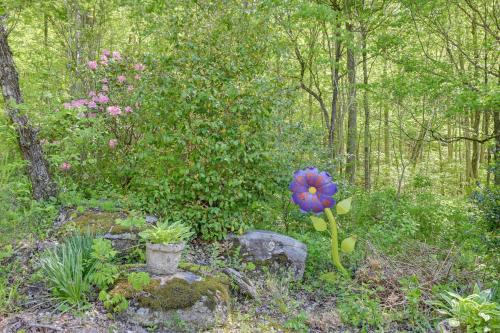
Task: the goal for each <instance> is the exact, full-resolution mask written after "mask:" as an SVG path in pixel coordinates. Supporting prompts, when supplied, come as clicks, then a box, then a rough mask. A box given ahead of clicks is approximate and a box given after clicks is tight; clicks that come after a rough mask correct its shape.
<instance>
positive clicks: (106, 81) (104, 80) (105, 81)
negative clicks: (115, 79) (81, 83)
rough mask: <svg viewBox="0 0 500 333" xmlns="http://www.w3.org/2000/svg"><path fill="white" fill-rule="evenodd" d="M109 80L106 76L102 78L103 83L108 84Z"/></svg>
mask: <svg viewBox="0 0 500 333" xmlns="http://www.w3.org/2000/svg"><path fill="white" fill-rule="evenodd" d="M108 82H109V81H108V79H106V78H104V79H102V80H101V83H104V84H107V83H108Z"/></svg>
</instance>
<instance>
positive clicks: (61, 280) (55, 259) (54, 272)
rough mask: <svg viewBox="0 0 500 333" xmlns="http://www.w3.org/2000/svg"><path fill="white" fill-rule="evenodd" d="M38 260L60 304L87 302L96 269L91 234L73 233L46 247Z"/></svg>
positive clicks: (74, 304)
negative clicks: (49, 247)
mask: <svg viewBox="0 0 500 333" xmlns="http://www.w3.org/2000/svg"><path fill="white" fill-rule="evenodd" d="M41 264H42V265H41V270H42V273H43V275H44V276H45V278H46V280H47V283H48V285H49V288H50V290H51V291H52V293H53V295H54V297H55V298H56V299H57V300H58V301H59V302H60V305H64V306H69V307H81V306H83V305H85V304H86V303H87V294H88V292H89V291H90V288H91V276H92V274H93V273H94V270H95V260H94V258H93V257H92V236H91V235H90V234H84V235H80V234H75V235H73V236H71V237H69V238H68V239H67V240H66V241H65V242H64V243H62V244H60V245H59V246H57V247H55V248H53V249H49V250H48V251H47V252H46V254H45V256H44V257H43V258H42V261H41Z"/></svg>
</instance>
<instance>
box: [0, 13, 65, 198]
mask: <svg viewBox="0 0 500 333" xmlns="http://www.w3.org/2000/svg"><path fill="white" fill-rule="evenodd" d="M5 21H6V17H5V16H0V85H1V86H2V94H3V98H4V101H5V107H6V113H7V115H8V116H9V118H10V119H11V120H12V122H13V123H14V125H15V127H16V130H17V133H18V136H19V137H18V139H19V147H20V149H21V152H22V154H23V157H24V159H25V160H26V161H28V175H29V177H30V180H31V184H32V192H33V198H35V199H36V200H44V199H48V198H49V197H51V196H55V195H56V193H57V190H56V186H55V184H54V182H53V181H52V179H51V176H50V173H49V168H48V163H47V161H46V160H45V158H44V156H43V151H42V146H41V145H40V142H39V141H38V139H37V130H36V129H34V128H33V127H32V126H31V125H30V124H29V121H28V117H27V116H26V115H23V114H21V112H20V111H19V109H18V108H17V107H16V105H17V104H22V103H23V97H22V95H21V89H20V88H19V77H18V74H17V71H16V68H15V65H14V60H13V58H12V52H11V50H10V47H9V44H8V41H7V37H8V33H7V29H6V26H5Z"/></svg>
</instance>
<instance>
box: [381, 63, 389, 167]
mask: <svg viewBox="0 0 500 333" xmlns="http://www.w3.org/2000/svg"><path fill="white" fill-rule="evenodd" d="M383 77H384V80H385V79H386V78H387V60H384V72H383ZM385 97H386V98H388V94H386V95H385ZM383 108H384V161H385V164H386V165H387V166H388V165H389V164H390V163H391V151H390V147H389V135H390V133H389V107H388V106H387V103H384V106H383Z"/></svg>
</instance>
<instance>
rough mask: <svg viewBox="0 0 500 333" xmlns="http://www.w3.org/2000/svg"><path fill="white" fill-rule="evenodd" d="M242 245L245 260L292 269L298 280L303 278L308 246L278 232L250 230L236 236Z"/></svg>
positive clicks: (280, 269) (275, 267) (278, 268)
mask: <svg viewBox="0 0 500 333" xmlns="http://www.w3.org/2000/svg"><path fill="white" fill-rule="evenodd" d="M234 239H235V240H236V241H237V243H238V244H239V245H240V254H241V255H242V256H243V260H244V261H247V262H248V261H251V262H254V263H256V264H259V265H267V266H269V267H270V268H271V269H273V270H276V271H282V270H283V269H287V270H290V271H291V272H292V273H293V277H294V278H295V279H296V280H300V279H302V277H303V276H304V269H305V265H306V259H307V246H306V245H305V244H304V243H302V242H299V241H298V240H296V239H294V238H292V237H289V236H285V235H282V234H279V233H276V232H271V231H264V230H255V231H248V232H246V233H244V234H243V235H241V236H239V237H235V238H234Z"/></svg>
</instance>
